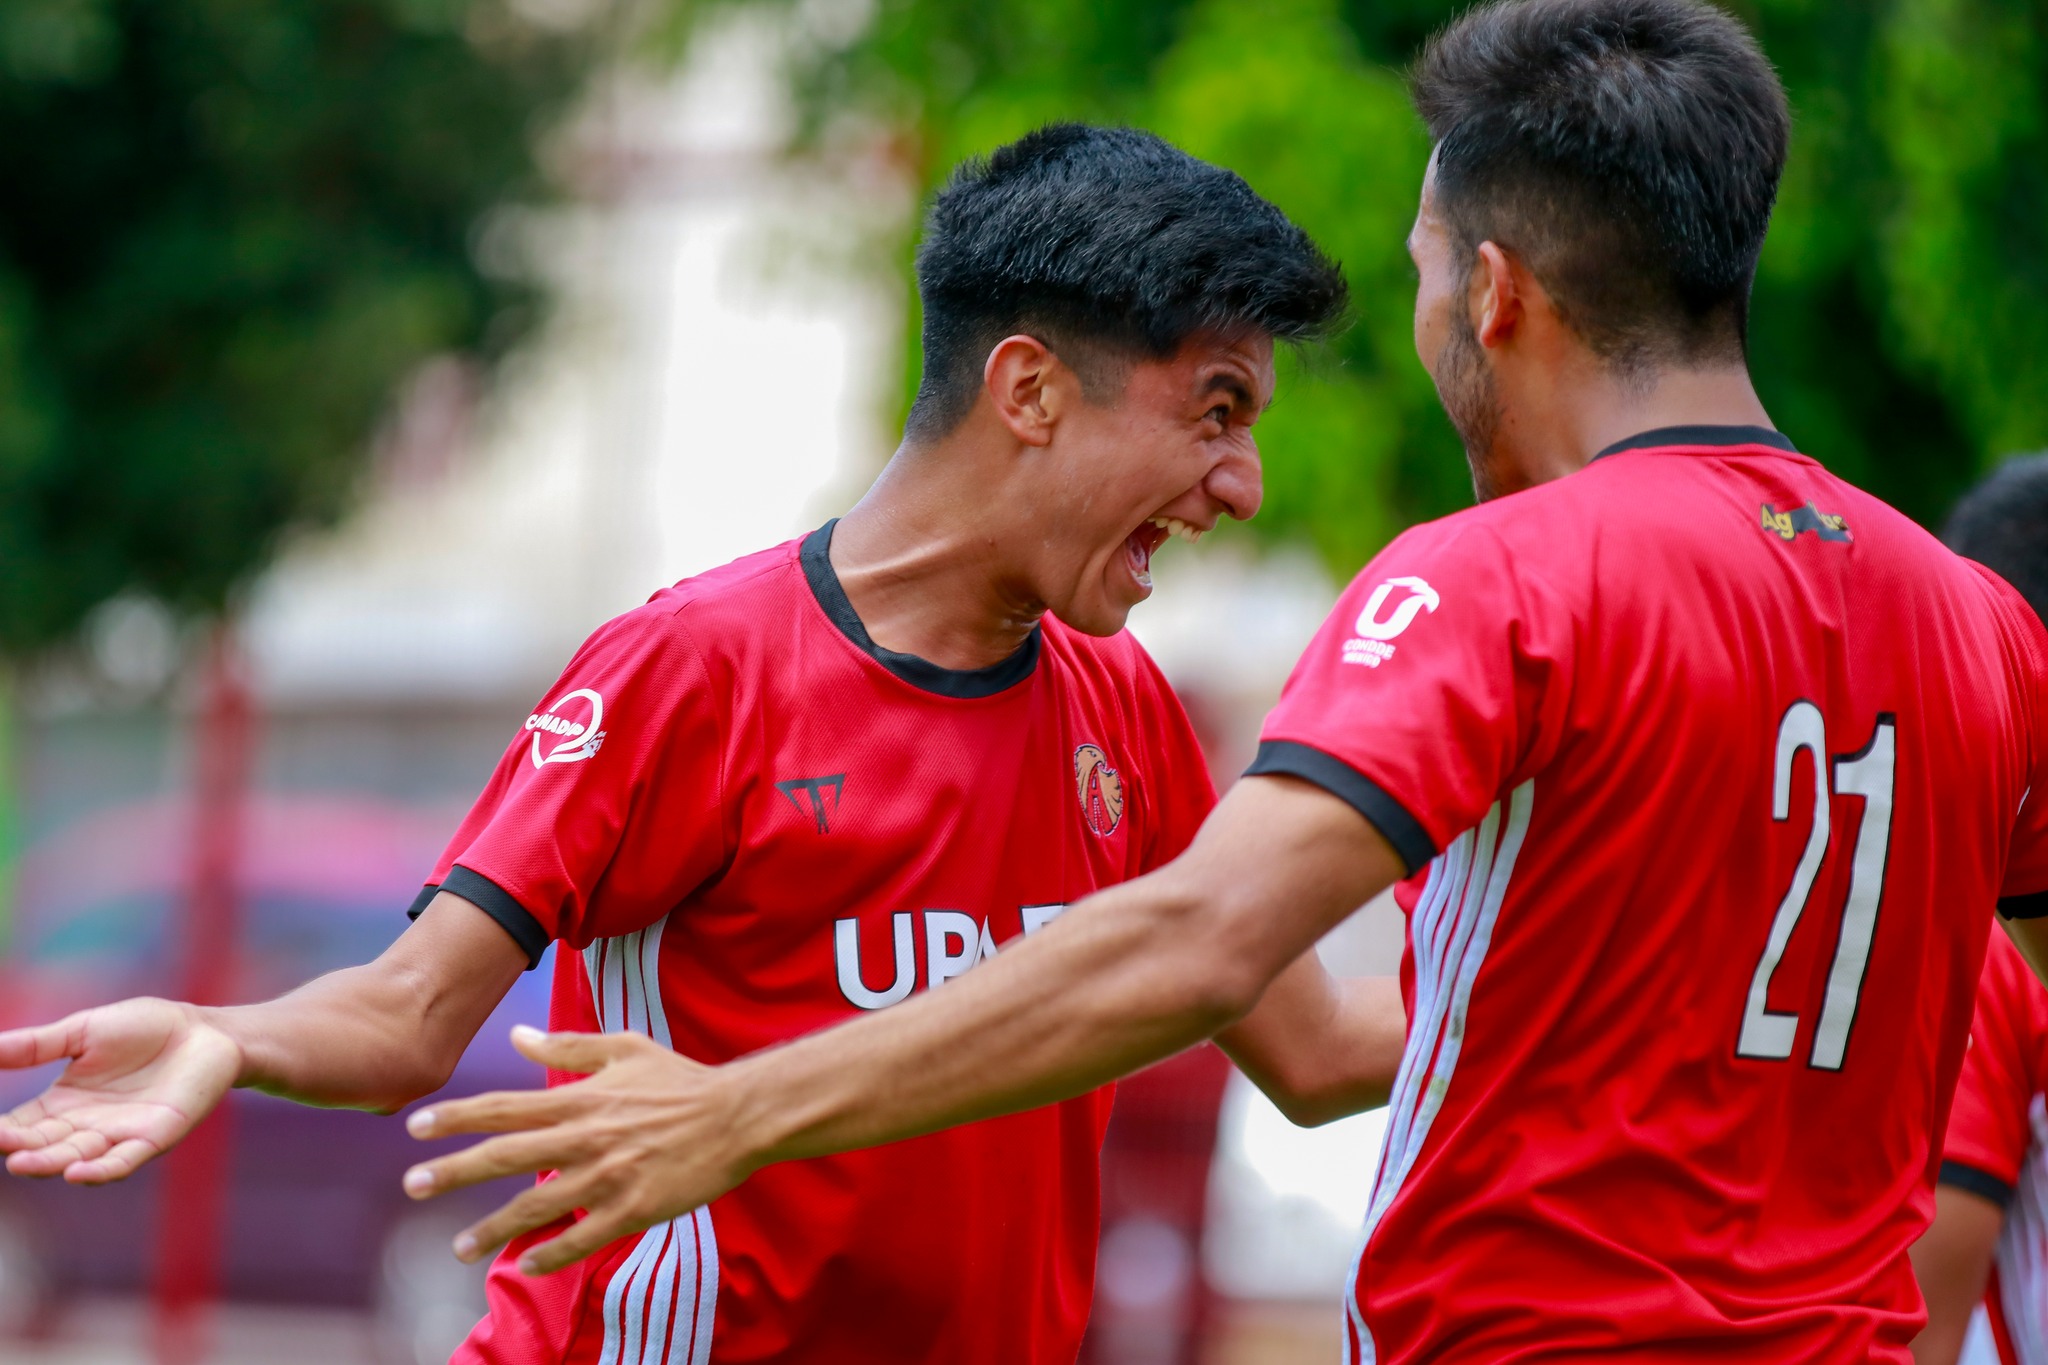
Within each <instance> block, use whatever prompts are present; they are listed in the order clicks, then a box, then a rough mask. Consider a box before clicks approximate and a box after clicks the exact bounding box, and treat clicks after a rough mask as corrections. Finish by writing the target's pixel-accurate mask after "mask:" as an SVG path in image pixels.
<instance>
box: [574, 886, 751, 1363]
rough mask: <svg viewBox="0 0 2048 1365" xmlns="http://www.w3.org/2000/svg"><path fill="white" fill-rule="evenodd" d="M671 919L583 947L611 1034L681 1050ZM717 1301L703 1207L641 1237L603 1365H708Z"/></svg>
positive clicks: (612, 1301) (617, 1292)
mask: <svg viewBox="0 0 2048 1365" xmlns="http://www.w3.org/2000/svg"><path fill="white" fill-rule="evenodd" d="M667 923H668V921H667V920H666V919H662V920H658V921H656V922H655V923H654V924H651V925H649V926H648V927H647V928H645V929H641V930H637V931H635V932H633V933H630V934H622V935H620V936H619V937H617V938H608V939H599V940H598V941H597V942H595V943H592V944H591V945H590V946H589V947H587V948H585V949H584V950H583V966H584V971H585V973H586V974H587V975H588V977H589V978H590V998H591V1000H592V1002H593V1004H594V1005H595V1007H596V1010H597V1025H598V1028H599V1029H600V1030H601V1031H603V1032H605V1033H622V1032H626V1031H629V1030H630V1031H633V1032H637V1033H645V1034H646V1035H647V1036H648V1037H650V1038H652V1039H654V1040H655V1041H656V1042H658V1043H660V1044H661V1045H662V1046H663V1047H674V1046H675V1043H674V1040H673V1038H672V1036H671V1034H670V1032H669V1024H668V1009H667V1007H666V1004H665V1003H664V1001H663V1000H662V996H661V939H662V930H663V929H664V928H665V927H666V925H667ZM717 1306H718V1241H717V1237H716V1234H715V1233H714V1231H713V1229H712V1226H711V1211H710V1210H709V1209H696V1210H694V1211H693V1212H691V1213H688V1214H685V1215H684V1216H683V1217H681V1218H678V1219H674V1220H672V1221H670V1222H667V1223H663V1224H660V1225H658V1226H656V1227H651V1228H649V1229H647V1230H646V1231H645V1232H643V1233H641V1234H640V1239H639V1241H638V1242H637V1243H636V1244H635V1245H634V1248H633V1251H632V1253H631V1254H630V1255H629V1256H627V1257H626V1259H625V1260H624V1261H623V1262H622V1263H621V1264H620V1265H619V1268H618V1269H617V1270H615V1271H614V1272H612V1279H611V1283H610V1285H608V1286H607V1287H606V1290H605V1297H604V1330H605V1339H604V1351H603V1354H602V1355H601V1357H600V1359H599V1365H709V1361H710V1359H711V1329H712V1322H713V1317H714V1314H715V1313H716V1311H717Z"/></svg>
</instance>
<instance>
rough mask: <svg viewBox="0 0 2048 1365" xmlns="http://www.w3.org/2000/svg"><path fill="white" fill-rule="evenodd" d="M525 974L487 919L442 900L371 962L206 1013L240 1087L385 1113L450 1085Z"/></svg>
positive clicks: (514, 950) (521, 958)
mask: <svg viewBox="0 0 2048 1365" xmlns="http://www.w3.org/2000/svg"><path fill="white" fill-rule="evenodd" d="M525 965H526V959H525V955H524V953H522V952H521V951H520V949H519V948H518V946H517V945H516V944H514V943H513V942H512V940H511V938H510V936H509V935H507V934H506V933H505V932H504V931H503V930H502V929H500V928H498V926H497V925H496V924H495V923H494V922H492V921H491V920H490V919H489V918H488V917H486V916H485V915H484V914H483V912H481V911H479V910H477V909H476V908H475V907H474V906H471V905H469V904H468V903H467V902H464V901H461V900H459V899H457V898H455V897H453V896H445V895H444V896H443V897H441V898H440V899H437V900H436V901H435V902H434V904H433V905H432V906H431V907H430V908H429V909H428V911H427V913H426V914H424V915H422V916H421V917H420V920H419V922H418V923H416V924H415V925H413V926H412V927H411V928H410V929H408V930H407V931H406V933H405V934H404V935H403V936H401V937H400V938H399V940H398V942H396V943H394V944H393V945H392V946H391V947H390V948H389V949H388V950H387V951H386V952H385V953H384V954H383V955H382V956H380V957H379V958H378V959H377V960H376V961H375V962H371V963H368V964H366V965H364V966H361V967H350V968H348V969H346V970H344V971H339V972H333V973H330V974H329V975H327V976H323V977H321V978H319V979H318V980H316V981H312V982H309V983H307V984H306V985H304V986H301V987H300V988H299V989H297V990H295V991H293V992H291V993H290V994H289V995H285V996H282V997H280V998H278V999H276V1000H271V1001H266V1002H265V1003H263V1004H260V1005H239V1006H232V1007H228V1008H222V1009H212V1010H207V1011H204V1014H205V1016H206V1018H207V1020H208V1022H210V1023H212V1024H213V1025H214V1026H215V1027H217V1028H219V1029H220V1030H221V1031H222V1032H223V1033H226V1034H227V1035H228V1036H229V1037H230V1038H231V1039H233V1040H234V1042H235V1044H236V1046H237V1047H238V1048H239V1049H240V1050H241V1055H242V1067H241V1072H240V1074H239V1075H238V1076H237V1078H236V1082H235V1083H236V1084H237V1085H241V1086H248V1087H251V1088H254V1089H258V1090H264V1091H267V1092H269V1093H271V1094H275V1095H282V1096H285V1097H286V1098H288V1099H294V1100H298V1101H300V1102H301V1103H305V1104H319V1105H333V1106H343V1107H348V1108H357V1109H374V1110H379V1111H385V1112H388V1111H390V1110H393V1109H397V1108H400V1107H402V1106H403V1105H405V1104H407V1103H409V1102H411V1101H412V1100H415V1099H418V1098H419V1097H420V1096H422V1095H426V1094H430V1093H432V1092H433V1091H435V1090H438V1089H440V1087H441V1086H442V1085H444V1084H445V1083H446V1082H447V1080H448V1077H449V1075H450V1074H452V1073H453V1071H454V1069H455V1064H456V1063H457V1062H458V1061H459V1060H461V1057H462V1053H463V1049H464V1048H466V1047H468V1045H469V1042H470V1040H471V1039H472V1038H474V1037H475V1036H476V1031H477V1029H478V1028H480V1027H481V1026H482V1025H483V1021H484V1019H485V1018H487V1017H488V1016H489V1014H490V1012H491V1010H492V1008H494V1007H495V1006H496V1004H497V1002H498V1001H499V1000H501V999H503V998H504V995H505V992H506V991H508V990H510V989H511V987H512V983H513V982H514V981H516V980H517V979H518V976H519V973H520V972H521V971H522V970H524V968H525Z"/></svg>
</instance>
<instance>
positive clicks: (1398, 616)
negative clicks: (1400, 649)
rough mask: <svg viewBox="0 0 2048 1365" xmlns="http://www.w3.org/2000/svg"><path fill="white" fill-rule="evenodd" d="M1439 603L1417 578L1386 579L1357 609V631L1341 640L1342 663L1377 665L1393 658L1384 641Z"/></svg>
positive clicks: (1389, 646) (1366, 665)
mask: <svg viewBox="0 0 2048 1365" xmlns="http://www.w3.org/2000/svg"><path fill="white" fill-rule="evenodd" d="M1440 604H1441V602H1440V599H1439V598H1438V597H1437V595H1436V589H1435V588H1432V587H1430V586H1429V584H1427V583H1425V582H1423V581H1422V580H1421V579H1419V578H1389V579H1388V580H1387V581H1386V582H1384V583H1382V584H1380V585H1379V586H1378V587H1376V588H1374V589H1373V590H1372V596H1370V597H1368V598H1366V599H1365V605H1364V606H1363V607H1361V608H1360V609H1359V612H1358V620H1357V621H1355V622H1353V623H1352V626H1351V629H1352V630H1353V631H1355V632H1356V634H1354V635H1353V636H1352V638H1350V639H1349V640H1346V641H1345V642H1344V662H1345V663H1347V664H1363V665H1364V666H1365V667H1367V668H1378V667H1379V666H1380V665H1381V664H1383V663H1385V662H1386V661H1387V660H1389V659H1391V658H1393V657H1394V646H1393V645H1390V644H1388V643H1387V642H1388V641H1389V640H1391V639H1393V638H1394V637H1395V636H1396V635H1399V634H1400V633H1401V632H1402V631H1404V630H1406V629H1408V627H1410V626H1412V625H1414V624H1415V618H1416V617H1418V616H1420V615H1422V613H1424V612H1426V611H1432V612H1433V611H1435V610H1436V609H1437V607H1438V606H1439V605H1440Z"/></svg>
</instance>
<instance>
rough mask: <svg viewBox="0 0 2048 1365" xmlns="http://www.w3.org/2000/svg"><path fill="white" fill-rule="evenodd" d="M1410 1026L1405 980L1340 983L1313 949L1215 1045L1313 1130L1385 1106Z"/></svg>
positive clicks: (1369, 979)
mask: <svg viewBox="0 0 2048 1365" xmlns="http://www.w3.org/2000/svg"><path fill="white" fill-rule="evenodd" d="M1407 1025H1408V1019H1407V1014H1406V1011H1405V1008H1404V1006H1403V1003H1402V1000H1401V984H1400V982H1399V981H1397V980H1395V979H1394V978H1393V977H1385V976H1376V977H1357V978H1352V979H1338V978H1334V977H1332V976H1330V974H1329V973H1328V972H1327V971H1325V970H1324V968H1323V966H1322V963H1321V962H1320V961H1319V960H1317V958H1316V956H1315V954H1314V953H1313V952H1310V953H1306V954H1303V955H1302V957H1301V958H1300V959H1299V960H1297V961H1296V962H1295V963H1294V965H1292V966H1290V967H1289V968H1288V969H1287V970H1286V971H1285V972H1283V973H1281V975H1280V977H1279V978H1278V979H1277V980H1275V981H1274V983H1273V984H1272V986H1270V987H1268V988H1267V991H1266V994H1265V996H1264V997H1263V998H1262V999H1261V1000H1260V1001H1259V1005H1258V1008H1257V1009H1255V1010H1253V1011H1252V1012H1251V1014H1250V1015H1249V1016H1247V1017H1246V1018H1245V1019H1244V1020H1243V1021H1241V1022H1240V1023H1238V1024H1236V1025H1235V1026H1233V1027H1232V1028H1230V1029H1227V1030H1225V1031H1224V1032H1223V1033H1221V1034H1219V1035H1218V1036H1217V1039H1216V1041H1217V1042H1218V1043H1219V1044H1221V1045H1222V1047H1223V1050H1224V1051H1225V1052H1227V1053H1229V1054H1230V1059H1231V1060H1232V1061H1234V1062H1236V1063H1237V1066H1238V1069H1239V1070H1240V1071H1243V1072H1244V1073H1245V1075H1246V1076H1248V1077H1250V1078H1251V1080H1252V1083H1253V1084H1255V1085H1257V1086H1258V1087H1259V1089H1260V1090H1262V1091H1264V1092H1265V1093H1266V1095H1267V1097H1268V1098H1269V1099H1271V1100H1272V1101H1273V1103H1274V1104H1275V1105H1276V1106H1277V1107H1278V1108H1279V1110H1280V1112H1281V1113H1283V1114H1285V1115H1286V1116H1287V1117H1288V1119H1289V1120H1290V1121H1292V1122H1294V1123H1296V1124H1299V1125H1301V1126H1302V1127H1304V1128H1313V1127H1315V1126H1316V1125H1318V1124H1323V1123H1328V1122H1330V1121H1331V1120H1333V1119H1339V1118H1342V1117H1344V1116H1345V1115H1346V1114H1355V1113H1358V1112H1360V1111H1361V1110H1365V1109H1370V1108H1372V1107H1374V1106H1375V1105H1379V1104H1384V1103H1385V1102H1386V1098H1387V1093H1388V1091H1390V1090H1391V1089H1392V1088H1393V1084H1394V1075H1395V1073H1396V1072H1397V1071H1398V1070H1399V1069H1400V1066H1401V1050H1402V1047H1403V1046H1404V1044H1405V1043H1406V1041H1407Z"/></svg>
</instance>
